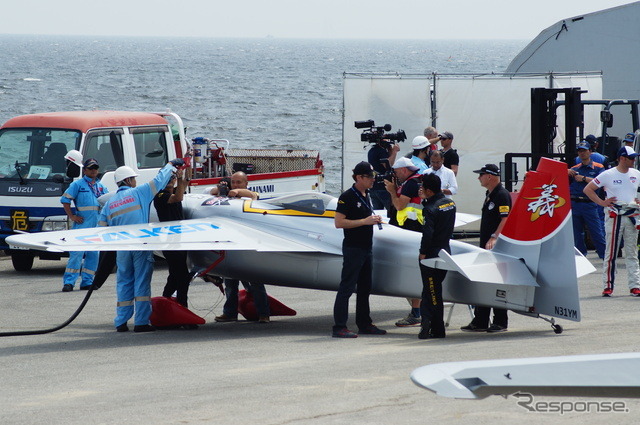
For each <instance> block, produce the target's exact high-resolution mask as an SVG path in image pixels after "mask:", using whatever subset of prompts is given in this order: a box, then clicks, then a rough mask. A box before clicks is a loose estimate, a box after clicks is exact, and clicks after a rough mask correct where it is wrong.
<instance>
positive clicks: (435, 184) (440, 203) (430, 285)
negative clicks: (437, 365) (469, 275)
mask: <svg viewBox="0 0 640 425" xmlns="http://www.w3.org/2000/svg"><path fill="white" fill-rule="evenodd" d="M441 184H442V183H441V182H440V177H438V176H436V175H435V174H426V175H424V176H423V177H422V188H421V190H420V197H421V198H423V199H424V200H423V201H422V205H423V207H424V208H423V210H422V214H423V215H424V226H423V228H422V241H421V242H420V255H419V257H418V258H419V260H424V259H426V258H436V257H438V253H439V252H440V250H441V249H444V250H445V251H447V252H448V253H451V248H450V246H449V240H450V239H451V236H452V234H453V227H454V225H455V222H456V204H455V203H454V202H453V201H452V200H451V199H449V198H447V197H446V196H444V193H442V189H441V188H440V185H441ZM420 274H421V275H422V301H421V302H420V314H421V316H422V325H421V329H420V333H419V334H418V338H420V339H429V338H444V337H445V330H444V318H443V316H444V306H443V302H442V281H443V280H444V278H445V276H446V274H447V271H446V270H441V269H434V268H431V267H427V266H425V265H423V264H422V263H421V264H420Z"/></svg>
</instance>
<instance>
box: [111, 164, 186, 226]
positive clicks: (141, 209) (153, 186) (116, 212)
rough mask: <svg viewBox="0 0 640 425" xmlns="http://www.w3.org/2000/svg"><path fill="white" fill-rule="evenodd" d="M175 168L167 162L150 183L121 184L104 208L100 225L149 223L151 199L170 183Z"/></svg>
mask: <svg viewBox="0 0 640 425" xmlns="http://www.w3.org/2000/svg"><path fill="white" fill-rule="evenodd" d="M175 169H176V168H175V167H174V166H173V165H171V164H167V165H165V166H164V167H163V168H162V169H161V170H160V172H158V175H157V176H156V177H155V178H154V179H153V180H152V181H150V182H149V183H145V184H141V185H140V186H136V187H129V186H120V187H119V188H118V191H117V192H116V194H115V195H113V197H112V198H111V199H109V202H107V204H106V205H105V206H104V208H102V212H101V213H100V218H99V219H98V225H99V226H121V225H125V224H141V223H148V222H149V209H150V205H151V201H153V197H154V196H156V193H158V192H159V191H160V190H161V189H164V188H165V186H166V185H167V183H169V180H170V179H171V173H172V172H173V171H174V170H175Z"/></svg>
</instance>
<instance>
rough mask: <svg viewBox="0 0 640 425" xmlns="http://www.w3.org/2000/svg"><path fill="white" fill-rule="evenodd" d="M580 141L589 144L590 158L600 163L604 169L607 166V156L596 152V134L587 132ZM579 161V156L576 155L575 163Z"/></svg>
mask: <svg viewBox="0 0 640 425" xmlns="http://www.w3.org/2000/svg"><path fill="white" fill-rule="evenodd" d="M581 143H587V144H588V145H589V147H590V150H591V159H592V160H593V161H595V162H597V163H598V164H602V165H603V166H604V169H605V170H606V169H608V168H609V158H607V157H606V155H603V154H601V153H600V152H597V150H596V149H597V148H598V138H597V137H596V136H594V135H593V134H589V135H587V137H585V138H584V140H583V141H582V142H581ZM579 163H580V157H579V156H576V164H579Z"/></svg>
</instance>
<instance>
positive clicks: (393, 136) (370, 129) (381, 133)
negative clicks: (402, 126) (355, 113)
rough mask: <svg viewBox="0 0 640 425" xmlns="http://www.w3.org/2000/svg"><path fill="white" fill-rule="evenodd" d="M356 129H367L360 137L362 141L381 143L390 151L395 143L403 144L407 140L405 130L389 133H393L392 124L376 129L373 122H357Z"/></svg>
mask: <svg viewBox="0 0 640 425" xmlns="http://www.w3.org/2000/svg"><path fill="white" fill-rule="evenodd" d="M354 125H355V126H356V128H366V130H364V131H363V132H362V134H361V135H360V140H361V141H363V142H369V143H380V144H381V145H382V146H383V147H385V148H386V149H389V148H390V147H391V145H393V143H394V142H396V141H398V142H402V141H404V140H407V135H406V134H405V132H404V131H403V130H398V131H397V132H395V133H387V132H388V131H391V124H385V125H384V126H382V127H376V126H375V125H376V123H375V122H374V121H373V120H367V121H356V122H355V123H354Z"/></svg>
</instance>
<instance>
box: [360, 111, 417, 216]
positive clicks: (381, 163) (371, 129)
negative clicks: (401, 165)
mask: <svg viewBox="0 0 640 425" xmlns="http://www.w3.org/2000/svg"><path fill="white" fill-rule="evenodd" d="M354 125H355V127H356V128H364V129H365V130H364V131H363V132H362V134H361V135H360V140H361V141H363V142H368V143H373V144H374V145H373V146H372V147H371V149H369V153H368V154H367V159H368V161H369V164H371V165H372V166H373V170H374V171H375V172H376V173H377V174H378V175H379V176H378V178H376V179H375V181H374V184H373V188H372V189H371V190H370V192H369V193H370V196H371V201H372V204H373V208H374V209H376V210H380V209H383V208H384V209H386V210H387V212H388V211H389V209H390V208H391V199H390V198H389V194H388V193H387V191H386V189H385V186H384V182H383V181H384V179H385V178H387V179H389V178H391V174H392V170H391V164H393V163H394V162H395V161H396V156H397V154H398V151H399V150H400V146H398V144H397V143H395V142H402V141H404V140H406V139H407V135H406V134H405V132H404V131H402V130H398V131H397V132H395V133H388V132H389V131H391V125H390V124H385V125H384V126H382V127H376V126H375V125H376V124H375V122H374V121H373V120H367V121H356V122H355V123H354Z"/></svg>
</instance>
